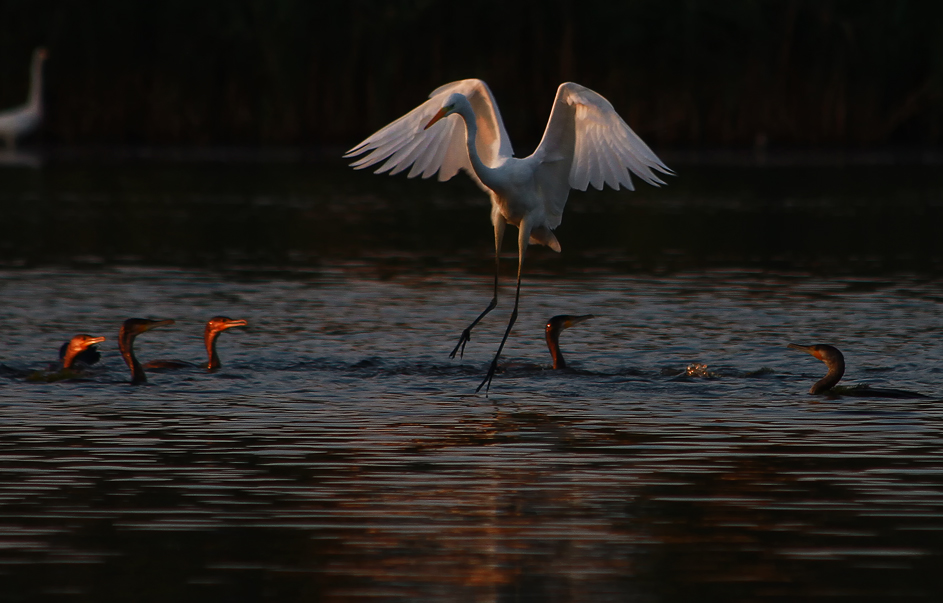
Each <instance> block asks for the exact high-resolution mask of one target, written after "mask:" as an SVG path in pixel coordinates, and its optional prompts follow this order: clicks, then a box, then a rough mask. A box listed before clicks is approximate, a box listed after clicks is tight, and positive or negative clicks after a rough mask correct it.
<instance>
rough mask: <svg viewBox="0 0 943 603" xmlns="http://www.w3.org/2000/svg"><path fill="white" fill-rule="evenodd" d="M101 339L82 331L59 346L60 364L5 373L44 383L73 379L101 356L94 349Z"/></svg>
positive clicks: (103, 339) (102, 338)
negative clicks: (42, 369)
mask: <svg viewBox="0 0 943 603" xmlns="http://www.w3.org/2000/svg"><path fill="white" fill-rule="evenodd" d="M103 341H105V338H104V337H92V336H91V335H85V334H84V333H83V334H81V335H76V336H75V337H73V338H72V339H70V340H69V341H67V342H65V343H64V344H62V347H61V348H59V359H60V360H61V363H62V364H61V366H56V365H54V364H51V365H49V368H48V370H45V371H34V372H31V373H28V374H22V373H20V372H19V371H16V370H10V369H7V370H6V371H4V372H5V373H7V374H10V373H12V374H13V375H15V376H25V377H26V380H27V381H42V382H45V383H52V382H54V381H63V380H66V379H75V378H77V377H81V376H82V372H81V369H82V368H83V367H84V366H87V365H90V364H94V363H95V362H98V359H99V358H101V354H99V353H98V351H97V350H95V344H98V343H101V342H103ZM86 354H88V356H85V355H86ZM89 359H90V360H89ZM4 368H6V367H4Z"/></svg>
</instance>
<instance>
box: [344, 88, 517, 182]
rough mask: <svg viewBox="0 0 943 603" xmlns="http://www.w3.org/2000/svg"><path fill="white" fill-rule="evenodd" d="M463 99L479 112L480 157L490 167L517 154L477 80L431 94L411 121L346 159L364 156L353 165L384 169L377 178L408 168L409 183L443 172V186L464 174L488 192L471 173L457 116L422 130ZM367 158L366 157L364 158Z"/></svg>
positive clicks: (405, 117) (380, 134)
mask: <svg viewBox="0 0 943 603" xmlns="http://www.w3.org/2000/svg"><path fill="white" fill-rule="evenodd" d="M455 92H458V93H461V94H464V95H465V97H466V98H468V100H469V102H470V103H471V105H472V107H473V108H474V110H475V118H476V123H477V125H478V136H477V139H476V146H477V148H478V155H479V157H481V159H482V161H483V162H484V163H485V164H486V165H495V164H496V163H498V162H499V160H503V159H504V158H506V157H510V156H511V155H512V154H513V151H512V149H511V141H510V138H508V134H507V130H505V128H504V122H503V121H502V119H501V112H500V111H499V110H498V106H497V104H496V103H495V101H494V96H493V95H492V94H491V90H490V89H489V88H488V85H487V84H485V83H484V82H483V81H481V80H478V79H468V80H460V81H457V82H452V83H450V84H446V85H444V86H440V87H439V88H436V89H435V90H433V91H432V94H430V95H429V100H427V101H426V102H424V103H422V104H421V105H419V106H418V107H416V108H415V109H413V110H412V111H410V112H409V113H407V114H406V115H403V116H402V117H400V118H399V119H397V120H395V121H393V122H391V123H390V124H388V125H386V126H384V127H383V128H380V129H379V130H377V131H376V132H375V133H373V134H372V135H370V136H369V137H368V138H367V139H366V140H364V141H363V142H361V143H360V144H358V145H356V146H354V147H353V148H351V149H350V150H349V151H347V153H345V154H344V157H345V158H351V157H356V156H358V155H363V157H359V158H358V159H356V160H355V161H353V162H352V163H351V164H350V165H351V167H353V168H355V169H363V168H367V167H371V166H374V165H376V164H381V165H380V166H379V167H378V168H377V169H376V171H375V173H378V174H382V173H384V172H389V173H390V175H394V174H398V173H400V172H402V171H404V170H406V169H407V168H410V169H409V172H408V174H407V177H409V178H414V177H416V176H422V177H423V178H429V177H431V176H433V175H434V174H436V173H437V172H438V174H439V178H438V179H439V180H441V181H444V180H448V179H450V178H452V176H454V175H455V174H457V173H458V171H459V170H465V171H466V172H467V173H468V174H469V176H471V177H472V179H473V180H475V181H476V182H477V183H478V185H479V186H483V185H482V184H481V181H480V180H478V177H477V176H476V175H475V173H474V170H473V169H472V165H471V160H470V159H469V157H468V149H467V147H466V133H465V124H464V122H463V121H462V118H461V117H460V116H458V115H450V116H448V117H447V118H445V119H442V120H440V121H439V123H437V124H435V125H434V126H433V127H431V128H429V129H428V130H424V129H423V128H424V127H425V126H426V124H428V123H429V121H430V120H431V119H432V118H433V116H435V114H436V112H438V110H439V109H441V108H442V106H443V105H444V104H445V101H446V100H447V99H448V97H449V96H450V95H451V94H453V93H455ZM365 153H366V155H364V154H365Z"/></svg>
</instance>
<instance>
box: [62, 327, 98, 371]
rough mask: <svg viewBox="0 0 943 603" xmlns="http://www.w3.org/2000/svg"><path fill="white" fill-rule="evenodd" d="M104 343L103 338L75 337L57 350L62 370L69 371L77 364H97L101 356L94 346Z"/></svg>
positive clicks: (83, 335) (82, 335)
mask: <svg viewBox="0 0 943 603" xmlns="http://www.w3.org/2000/svg"><path fill="white" fill-rule="evenodd" d="M103 341H105V338H104V337H92V336H91V335H85V334H81V335H76V336H75V337H73V338H72V339H70V340H69V341H67V342H65V343H64V344H62V347H61V348H59V358H60V359H61V360H62V368H63V369H64V370H71V369H73V368H74V367H75V366H76V365H78V364H85V365H92V364H95V363H96V362H98V360H99V359H100V358H101V354H100V353H99V352H98V350H97V349H95V344H98V343H101V342H103Z"/></svg>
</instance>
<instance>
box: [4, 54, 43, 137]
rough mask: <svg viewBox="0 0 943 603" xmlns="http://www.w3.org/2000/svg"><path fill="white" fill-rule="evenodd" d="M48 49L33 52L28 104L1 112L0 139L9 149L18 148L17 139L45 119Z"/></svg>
mask: <svg viewBox="0 0 943 603" xmlns="http://www.w3.org/2000/svg"><path fill="white" fill-rule="evenodd" d="M45 60H46V49H45V48H37V49H36V50H35V51H33V62H32V67H31V68H30V81H29V96H28V97H27V99H26V104H25V105H23V106H21V107H14V108H13V109H7V110H6V111H0V138H3V139H4V140H5V141H6V145H7V147H8V148H11V149H12V148H14V147H15V146H16V139H17V138H18V137H20V136H23V135H25V134H28V133H30V132H32V131H33V130H34V129H36V127H37V126H38V125H39V122H40V121H42V118H43V61H45Z"/></svg>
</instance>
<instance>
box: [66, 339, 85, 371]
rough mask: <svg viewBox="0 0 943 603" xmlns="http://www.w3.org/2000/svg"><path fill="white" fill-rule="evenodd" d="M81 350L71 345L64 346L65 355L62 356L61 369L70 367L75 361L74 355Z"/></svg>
mask: <svg viewBox="0 0 943 603" xmlns="http://www.w3.org/2000/svg"><path fill="white" fill-rule="evenodd" d="M81 351H82V350H79V349H77V348H74V347H72V346H71V345H68V346H66V348H65V355H64V356H63V357H62V368H63V369H70V368H72V363H73V362H75V357H76V356H78V355H79V352H81Z"/></svg>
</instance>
